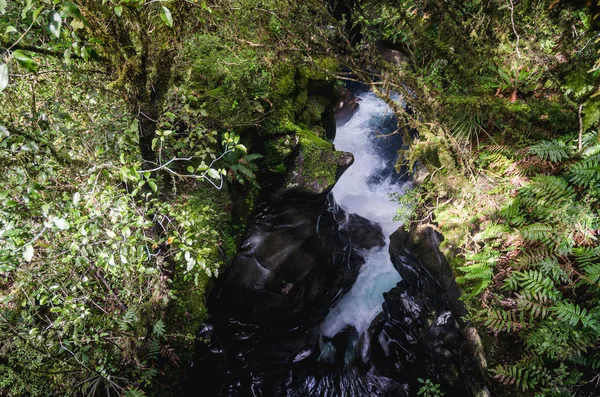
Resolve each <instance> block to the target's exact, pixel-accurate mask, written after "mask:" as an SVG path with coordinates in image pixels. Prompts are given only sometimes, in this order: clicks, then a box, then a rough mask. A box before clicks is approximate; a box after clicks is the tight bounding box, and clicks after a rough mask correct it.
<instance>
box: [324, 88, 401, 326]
mask: <svg viewBox="0 0 600 397" xmlns="http://www.w3.org/2000/svg"><path fill="white" fill-rule="evenodd" d="M358 96H359V97H360V98H361V102H360V107H359V110H358V111H357V112H356V114H354V116H353V117H352V119H351V120H350V121H349V122H348V123H346V124H345V125H344V126H342V127H339V128H338V130H337V134H336V139H335V141H334V143H335V147H336V149H337V150H343V151H347V152H351V153H352V154H354V159H355V161H354V164H353V165H352V166H351V167H350V168H349V169H348V170H347V171H346V172H345V173H344V175H343V176H342V177H341V178H340V180H339V181H338V183H337V184H336V186H335V188H334V189H333V194H334V196H335V199H336V201H337V202H338V204H339V205H340V206H341V207H342V208H344V209H345V210H346V211H347V212H348V213H356V214H358V215H360V216H362V217H364V218H367V219H369V220H371V221H374V222H377V223H379V224H380V225H381V226H382V228H383V233H384V235H385V237H386V245H385V246H384V247H381V248H374V249H371V250H368V251H366V250H365V251H364V252H362V254H363V256H364V257H365V264H364V265H363V267H362V269H361V271H360V274H359V276H358V278H357V280H356V283H355V284H354V285H353V286H352V289H350V291H348V292H347V293H346V295H344V297H342V299H341V300H340V301H339V302H338V303H337V305H336V306H334V307H333V308H332V309H331V311H330V313H329V315H328V316H327V318H326V319H325V320H324V322H323V324H322V326H321V334H322V335H324V336H326V337H333V336H334V335H335V334H337V333H338V332H340V331H343V330H344V329H345V328H347V327H348V326H352V327H354V328H355V329H356V331H357V332H358V334H359V335H362V334H363V333H364V332H365V331H366V330H367V329H368V327H369V325H370V324H371V322H372V321H373V319H374V318H375V317H376V316H377V315H378V314H379V313H380V312H381V311H382V307H381V305H382V303H383V293H384V292H387V291H389V290H390V289H392V288H393V287H395V286H396V283H398V281H400V275H399V274H398V272H397V271H396V270H395V269H394V267H393V265H392V262H391V260H390V255H389V253H388V243H389V236H390V234H392V233H393V232H394V231H395V230H396V229H397V228H398V227H399V226H400V223H398V222H394V221H393V219H392V218H393V216H394V214H395V212H396V209H397V208H398V204H397V203H395V202H393V201H392V200H391V199H390V197H389V195H390V193H393V192H399V191H401V190H402V187H401V183H399V182H397V181H394V179H393V178H391V177H387V178H385V179H383V180H381V179H378V178H377V176H379V175H381V174H383V171H384V169H389V167H390V161H392V164H393V162H395V158H394V159H389V158H388V159H386V158H385V156H383V155H382V154H381V148H380V147H379V148H378V147H377V146H376V143H375V140H376V139H381V138H377V134H378V133H379V132H380V131H381V130H382V125H383V124H384V121H385V120H386V119H388V120H389V117H390V116H391V114H392V111H391V110H390V108H389V107H388V106H387V105H386V103H385V102H384V101H382V100H381V99H379V98H377V97H376V96H375V95H374V94H372V93H370V92H368V93H363V94H360V95H358ZM384 133H385V132H384ZM397 149H399V148H397ZM374 176H375V178H373V177H374ZM369 181H371V182H370V183H369Z"/></svg>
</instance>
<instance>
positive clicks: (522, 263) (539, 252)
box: [518, 245, 558, 270]
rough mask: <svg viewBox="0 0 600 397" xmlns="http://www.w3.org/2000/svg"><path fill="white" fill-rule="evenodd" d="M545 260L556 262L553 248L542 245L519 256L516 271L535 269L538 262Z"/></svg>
mask: <svg viewBox="0 0 600 397" xmlns="http://www.w3.org/2000/svg"><path fill="white" fill-rule="evenodd" d="M546 259H556V260H558V259H557V257H556V254H555V253H554V250H553V247H549V246H547V245H544V246H541V247H539V248H536V249H532V250H528V251H525V252H523V253H522V254H521V255H520V256H519V263H518V265H519V266H518V269H519V270H524V269H529V268H532V267H536V266H538V265H539V264H540V262H542V261H544V260H546Z"/></svg>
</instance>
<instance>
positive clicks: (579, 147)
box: [577, 103, 583, 151]
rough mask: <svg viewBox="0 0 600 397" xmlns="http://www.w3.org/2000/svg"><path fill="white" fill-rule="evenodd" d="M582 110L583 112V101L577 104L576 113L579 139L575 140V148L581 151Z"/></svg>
mask: <svg viewBox="0 0 600 397" xmlns="http://www.w3.org/2000/svg"><path fill="white" fill-rule="evenodd" d="M582 112H583V103H582V104H581V105H579V111H578V112H577V115H578V117H579V139H578V140H577V150H579V151H581V148H582V147H583V117H582Z"/></svg>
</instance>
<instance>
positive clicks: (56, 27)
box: [48, 10, 62, 37]
mask: <svg viewBox="0 0 600 397" xmlns="http://www.w3.org/2000/svg"><path fill="white" fill-rule="evenodd" d="M61 25H62V18H61V17H60V14H59V13H58V12H56V11H54V10H52V11H50V14H48V29H50V33H52V34H53V35H54V36H56V37H60V27H61Z"/></svg>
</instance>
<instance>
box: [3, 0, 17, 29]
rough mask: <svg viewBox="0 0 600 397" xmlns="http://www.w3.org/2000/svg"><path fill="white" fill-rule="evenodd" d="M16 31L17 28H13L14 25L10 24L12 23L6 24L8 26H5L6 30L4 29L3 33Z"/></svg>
mask: <svg viewBox="0 0 600 397" xmlns="http://www.w3.org/2000/svg"><path fill="white" fill-rule="evenodd" d="M0 1H1V0H0ZM17 32H18V31H17V28H15V27H14V26H12V25H8V26H7V27H6V30H5V31H4V33H5V34H9V33H17Z"/></svg>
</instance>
